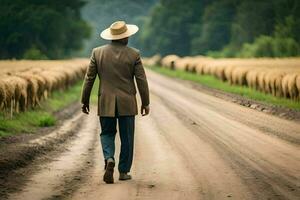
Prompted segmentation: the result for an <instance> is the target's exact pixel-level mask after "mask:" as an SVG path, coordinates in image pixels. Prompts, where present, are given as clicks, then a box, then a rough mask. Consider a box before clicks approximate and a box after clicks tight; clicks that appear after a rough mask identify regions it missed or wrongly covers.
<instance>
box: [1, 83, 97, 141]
mask: <svg viewBox="0 0 300 200" xmlns="http://www.w3.org/2000/svg"><path fill="white" fill-rule="evenodd" d="M97 82H98V81H96V83H95V86H96V87H95V86H94V88H93V91H92V97H91V99H92V102H95V99H96V98H95V96H97V95H96V94H97V93H96V92H97V88H98V85H97ZM81 87H82V81H79V82H78V83H77V84H75V85H74V86H72V87H70V88H69V89H68V90H64V91H55V92H53V94H52V95H51V97H50V98H49V99H47V100H46V101H43V102H42V103H41V106H40V107H38V108H35V109H31V110H29V111H27V112H22V113H18V114H14V116H13V118H12V119H10V118H9V117H8V116H7V114H5V113H0V137H4V136H9V135H16V134H18V133H33V132H35V131H36V130H37V129H38V128H39V127H48V126H53V125H55V123H56V121H57V119H56V117H55V115H54V113H55V112H56V111H59V110H61V109H63V108H65V107H67V106H68V105H70V104H71V103H73V102H75V101H78V102H79V100H80V94H81Z"/></svg>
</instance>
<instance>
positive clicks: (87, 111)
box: [81, 104, 90, 115]
mask: <svg viewBox="0 0 300 200" xmlns="http://www.w3.org/2000/svg"><path fill="white" fill-rule="evenodd" d="M81 110H82V112H83V113H85V114H87V115H88V114H89V112H90V106H89V105H88V104H83V105H82V107H81Z"/></svg>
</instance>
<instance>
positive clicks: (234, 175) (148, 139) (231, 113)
mask: <svg viewBox="0 0 300 200" xmlns="http://www.w3.org/2000/svg"><path fill="white" fill-rule="evenodd" d="M147 74H148V79H149V85H150V90H151V114H150V116H148V117H140V116H139V117H137V120H136V126H137V127H136V135H135V139H136V141H135V158H134V164H133V168H132V175H133V180H131V181H128V182H120V181H118V180H117V178H118V174H117V173H115V180H116V182H115V184H114V185H106V184H104V183H103V182H102V175H103V173H104V171H103V157H102V153H101V151H100V144H99V135H98V133H99V131H100V130H99V125H98V118H97V117H96V114H95V112H93V113H91V114H90V115H89V116H86V117H84V118H83V120H82V118H80V120H78V123H83V125H82V126H81V128H80V130H79V131H78V133H77V136H76V137H74V139H73V140H72V141H71V142H70V143H69V144H68V146H67V148H66V150H65V151H63V152H61V153H60V154H59V155H57V156H56V157H55V159H53V160H52V161H51V162H46V163H44V164H41V165H40V167H39V168H38V169H37V170H36V171H35V172H34V173H32V175H30V176H29V181H28V182H26V184H24V185H23V186H22V190H21V191H19V192H16V193H13V194H11V195H10V196H9V199H22V200H24V199H30V200H34V199H75V200H81V199H91V200H94V199H95V200H96V199H101V200H106V199H107V200H113V199H117V200H121V199H124V200H125V199H126V200H131V199H164V200H165V199H172V200H175V199H178V200H182V199H188V200H192V199H216V200H220V199H239V200H241V199H300V148H299V144H300V124H297V123H296V122H292V121H287V120H284V119H280V118H277V117H274V116H271V115H267V114H265V113H262V112H257V111H255V110H251V109H249V108H246V107H241V106H239V105H236V104H234V103H231V102H228V101H224V100H222V99H219V98H216V97H213V96H210V95H207V94H205V93H202V92H199V91H197V90H195V89H193V87H192V86H191V85H189V84H188V83H186V84H182V83H179V82H178V81H176V80H174V79H170V78H166V77H163V76H161V75H158V74H155V73H153V72H151V71H147ZM94 110H95V109H94ZM80 115H81V114H80ZM74 117H76V116H74ZM117 142H118V143H119V139H117ZM118 152H119V149H117V153H118Z"/></svg>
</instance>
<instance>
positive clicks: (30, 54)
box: [23, 47, 47, 60]
mask: <svg viewBox="0 0 300 200" xmlns="http://www.w3.org/2000/svg"><path fill="white" fill-rule="evenodd" d="M23 59H28V60H46V59H47V56H45V55H44V54H43V53H42V52H41V51H40V50H39V49H37V48H36V47H31V48H30V49H28V50H26V51H25V53H24V55H23Z"/></svg>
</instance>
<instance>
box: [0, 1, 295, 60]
mask: <svg viewBox="0 0 300 200" xmlns="http://www.w3.org/2000/svg"><path fill="white" fill-rule="evenodd" d="M118 19H123V20H125V21H126V22H128V23H134V24H137V25H138V26H139V27H140V31H139V33H138V34H137V35H135V36H134V37H132V38H131V39H130V44H131V45H132V46H134V47H137V48H138V49H140V50H141V52H142V55H143V56H151V55H154V54H161V55H167V54H177V55H180V56H186V55H199V54H201V55H208V56H213V57H288V56H299V54H300V1H299V0H147V1H140V0H51V1H50V0H13V1H11V0H0V35H1V37H0V59H8V58H16V59H21V58H28V59H40V58H44V59H57V58H64V57H70V56H88V55H89V54H90V51H91V49H92V48H93V47H96V46H99V45H102V44H104V43H106V41H103V40H101V39H100V38H99V33H100V32H101V31H102V30H103V29H104V28H106V27H107V26H109V25H110V24H111V23H112V22H113V21H115V20H118ZM75 52H77V53H75ZM78 52H79V53H78Z"/></svg>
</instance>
